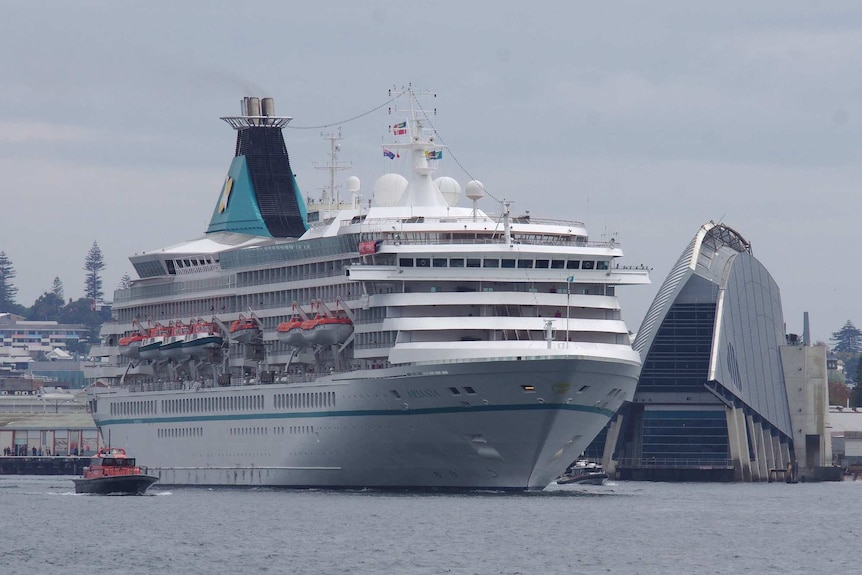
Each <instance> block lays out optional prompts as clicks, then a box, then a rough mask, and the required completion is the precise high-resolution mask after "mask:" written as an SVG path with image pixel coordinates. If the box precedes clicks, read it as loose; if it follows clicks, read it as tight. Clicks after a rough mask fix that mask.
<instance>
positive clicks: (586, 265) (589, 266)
mask: <svg viewBox="0 0 862 575" xmlns="http://www.w3.org/2000/svg"><path fill="white" fill-rule="evenodd" d="M581 267H582V268H583V269H585V270H591V269H593V268H594V267H596V262H594V261H591V260H584V265H583V266H581Z"/></svg>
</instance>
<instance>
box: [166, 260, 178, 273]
mask: <svg viewBox="0 0 862 575" xmlns="http://www.w3.org/2000/svg"><path fill="white" fill-rule="evenodd" d="M165 264H167V266H168V273H169V274H172V275H176V273H177V269H176V268H175V267H174V260H165Z"/></svg>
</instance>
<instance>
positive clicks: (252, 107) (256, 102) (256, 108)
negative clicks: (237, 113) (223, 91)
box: [245, 97, 260, 116]
mask: <svg viewBox="0 0 862 575" xmlns="http://www.w3.org/2000/svg"><path fill="white" fill-rule="evenodd" d="M245 106H246V109H245V115H246V116H260V98H253V97H252V98H246V100H245Z"/></svg>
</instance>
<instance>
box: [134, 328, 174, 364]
mask: <svg viewBox="0 0 862 575" xmlns="http://www.w3.org/2000/svg"><path fill="white" fill-rule="evenodd" d="M169 335H170V332H169V330H168V328H166V327H164V326H163V325H161V324H156V327H153V328H151V329H150V331H149V332H148V333H147V337H146V338H144V341H142V342H141V347H140V348H139V349H138V355H139V356H140V357H141V359H159V356H160V355H161V347H162V342H163V341H164V340H165V338H166V337H168V336H169Z"/></svg>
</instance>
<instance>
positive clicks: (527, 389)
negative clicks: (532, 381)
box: [521, 385, 536, 393]
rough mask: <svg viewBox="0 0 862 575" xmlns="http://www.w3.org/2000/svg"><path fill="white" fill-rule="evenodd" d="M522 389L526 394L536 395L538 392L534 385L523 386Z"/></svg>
mask: <svg viewBox="0 0 862 575" xmlns="http://www.w3.org/2000/svg"><path fill="white" fill-rule="evenodd" d="M521 389H523V390H524V392H525V393H535V392H536V388H535V387H534V386H532V385H522V386H521Z"/></svg>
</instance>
